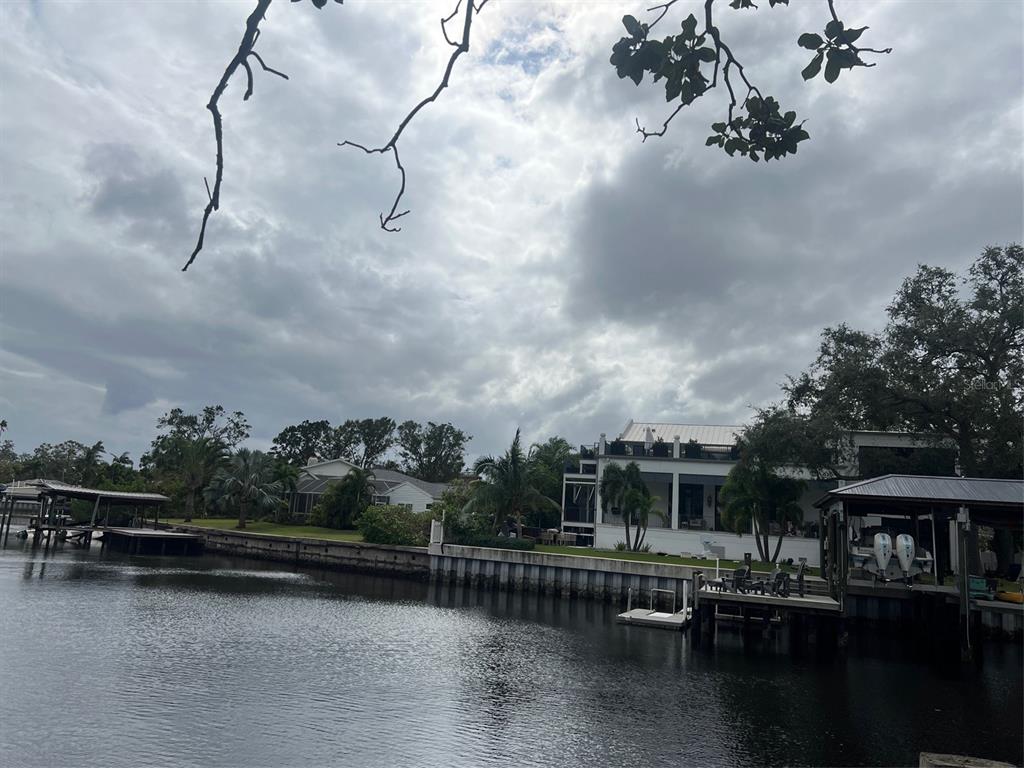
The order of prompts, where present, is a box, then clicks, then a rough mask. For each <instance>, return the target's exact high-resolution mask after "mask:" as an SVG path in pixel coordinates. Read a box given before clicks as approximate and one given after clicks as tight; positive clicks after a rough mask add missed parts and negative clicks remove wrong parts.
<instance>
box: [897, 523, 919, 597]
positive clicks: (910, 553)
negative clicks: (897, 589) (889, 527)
mask: <svg viewBox="0 0 1024 768" xmlns="http://www.w3.org/2000/svg"><path fill="white" fill-rule="evenodd" d="M914 554H915V552H914V537H913V536H911V535H910V534H909V533H901V534H900V535H899V536H897V537H896V557H897V558H899V561H900V568H902V569H903V578H904V579H905V580H906V582H907V584H908V585H909V584H910V566H911V565H912V564H913V562H914Z"/></svg>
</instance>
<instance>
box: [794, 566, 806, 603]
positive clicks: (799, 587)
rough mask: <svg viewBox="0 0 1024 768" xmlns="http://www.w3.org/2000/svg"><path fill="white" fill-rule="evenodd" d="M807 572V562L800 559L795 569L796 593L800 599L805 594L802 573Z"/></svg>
mask: <svg viewBox="0 0 1024 768" xmlns="http://www.w3.org/2000/svg"><path fill="white" fill-rule="evenodd" d="M806 570H807V560H806V559H804V558H802V557H801V558H800V565H798V566H797V569H796V593H797V595H799V596H800V597H803V596H804V594H805V592H806V585H805V584H804V571H806Z"/></svg>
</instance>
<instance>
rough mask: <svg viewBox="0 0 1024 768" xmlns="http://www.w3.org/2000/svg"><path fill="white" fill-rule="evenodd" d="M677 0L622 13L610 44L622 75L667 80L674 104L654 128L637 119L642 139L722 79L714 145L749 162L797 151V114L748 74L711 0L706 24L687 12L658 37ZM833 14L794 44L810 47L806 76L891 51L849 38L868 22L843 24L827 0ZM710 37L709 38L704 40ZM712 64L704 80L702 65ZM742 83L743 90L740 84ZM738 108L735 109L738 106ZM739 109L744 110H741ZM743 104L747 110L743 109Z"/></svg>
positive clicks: (743, 0) (829, 73) (746, 2)
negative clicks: (721, 113)
mask: <svg viewBox="0 0 1024 768" xmlns="http://www.w3.org/2000/svg"><path fill="white" fill-rule="evenodd" d="M676 2H677V0H666V1H665V2H663V3H660V4H658V5H653V6H651V7H650V8H648V9H647V12H648V13H650V14H655V15H654V18H653V19H652V20H651V21H650V22H649V23H641V22H639V21H638V20H637V19H635V18H634V17H633V16H624V17H623V19H622V24H623V26H624V27H625V28H626V32H627V33H628V36H627V37H623V38H622V39H621V40H619V41H618V42H617V43H616V44H615V45H614V46H613V48H612V56H611V64H612V65H613V66H614V67H615V68H616V70H617V72H618V75H619V77H628V78H630V79H631V80H633V82H634V83H636V84H637V85H639V84H640V83H641V81H642V80H643V78H644V75H645V74H650V75H651V76H652V79H653V80H654V82H658V81H659V80H664V81H665V100H666V101H668V102H673V101H676V100H678V103H677V105H676V107H675V109H674V110H673V111H672V112H671V113H670V114H669V116H668V117H667V118H666V119H665V120H664V122H662V124H661V127H660V128H659V129H657V130H648V129H647V128H645V127H644V126H643V125H642V124H641V123H640V120H639V118H638V119H637V120H636V130H637V133H639V134H640V135H641V137H642V139H643V141H647V139H649V138H651V137H652V136H664V135H665V133H666V131H667V130H668V126H669V124H670V123H671V122H672V120H673V119H675V117H676V115H678V114H679V112H680V111H681V110H682V108H683V107H685V106H687V105H689V104H692V103H693V102H694V101H696V100H697V99H698V98H700V97H701V96H703V95H704V94H705V93H707V92H708V91H710V90H713V89H714V88H716V87H717V86H718V85H719V82H720V80H719V77H720V76H721V82H722V83H724V84H725V88H726V90H727V91H728V93H729V103H728V107H727V115H726V120H725V121H723V122H719V123H714V124H713V125H712V130H713V131H714V134H713V135H711V136H709V137H708V139H707V142H706V144H707V146H718V147H721V148H722V149H724V150H725V151H726V152H727V153H728V154H729V155H734V154H736V153H737V152H738V153H739V154H740V155H742V156H744V157H749V158H750V159H751V160H753V161H754V162H757V161H758V160H760V159H761V158H764V159H765V160H772V159H779V158H782V157H784V156H786V155H788V154H793V153H795V152H796V151H797V145H798V144H799V142H801V141H804V140H806V139H808V138H809V135H808V133H807V131H805V130H804V128H803V123H802V122H801V123H797V122H796V113H795V112H792V111H790V112H785V113H783V112H782V111H781V110H780V107H779V103H778V102H777V101H776V100H775V99H773V98H772V97H771V96H764V95H763V94H762V93H761V91H760V90H759V89H758V87H757V86H756V85H754V83H753V82H751V80H750V78H748V77H747V74H746V71H745V70H744V67H743V63H742V62H741V61H740V60H739V58H738V57H737V56H736V55H735V54H734V53H733V50H732V48H730V46H729V45H728V44H726V43H725V41H724V40H723V39H722V35H721V32H720V30H719V28H718V26H717V25H716V24H715V20H714V5H715V0H704V14H703V15H704V28H703V30H702V31H701V32H700V33H699V34H698V33H697V24H698V22H697V19H696V17H695V16H694V15H693V14H690V15H689V16H688V17H687V18H686V19H684V20H683V21H682V25H681V27H682V31H681V32H680V33H677V34H676V35H670V36H668V37H665V38H663V39H660V40H658V39H655V38H654V37H653V36H652V35H651V30H652V29H653V28H654V27H655V26H656V25H657V24H658V23H659V22H660V21H661V20H662V19H664V18H665V16H666V15H667V14H668V12H669V10H670V9H672V7H673V6H674V5H675V4H676ZM768 2H769V5H770V6H772V7H774V6H776V5H788V3H789V0H768ZM826 3H827V5H828V9H829V14H830V16H831V21H829V22H828V23H827V24H826V25H825V30H824V31H825V36H824V37H822V36H821V35H818V34H814V33H805V34H803V35H800V38H799V39H798V40H797V44H798V45H800V46H801V47H802V48H807V49H809V50H813V51H814V52H815V56H814V58H813V59H812V60H811V63H810V64H809V65H808V66H807V67H806V68H805V69H804V70H803V72H802V75H803V77H804V79H805V80H809V79H811V78H813V77H814V76H816V75H817V74H818V72H820V71H821V69H822V64H823V63H824V62H826V61H827V64H825V67H824V69H825V80H826V81H828V82H829V83H832V82H835V80H836V79H837V78H838V77H839V74H840V72H841V71H842V70H843V69H852V68H854V67H861V66H863V67H867V66H874V63H867V62H865V61H864V60H863V59H862V58H861V54H862V53H889V52H890V51H891V49H889V48H886V49H875V48H861V47H858V46H856V45H855V44H854V43H855V42H856V41H857V40H858V39H859V38H860V36H861V35H862V34H863V32H864V31H865V30H866V29H867V27H863V28H860V29H846V28H845V26H844V25H843V22H842V21H840V19H839V17H838V15H837V14H836V9H835V0H826ZM729 5H730V6H731V7H732V8H735V9H751V8H754V9H756V8H757V5H756V4H754V3H753V2H752V0H731V2H730V3H729ZM707 43H711V45H708V44H707ZM705 64H712V65H713V71H712V76H711V79H710V80H709V79H708V78H707V77H706V75H705V73H704V72H703V71H702V67H703V65H705ZM742 86H746V90H745V92H744V90H743V89H742ZM737 108H740V109H737ZM740 110H742V112H741V111H740ZM743 112H745V113H746V114H743Z"/></svg>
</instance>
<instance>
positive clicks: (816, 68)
mask: <svg viewBox="0 0 1024 768" xmlns="http://www.w3.org/2000/svg"><path fill="white" fill-rule="evenodd" d="M822 58H823V54H822V53H821V52H818V54H817V55H816V56H815V57H814V58H813V59H811V63H810V64H808V65H807V66H806V67H804V69H803V71H802V72H801V73H800V74H801V75H803V76H804V80H810V79H811V78H812V77H814V76H816V75H817V74H818V73H819V72H820V71H821V60H822Z"/></svg>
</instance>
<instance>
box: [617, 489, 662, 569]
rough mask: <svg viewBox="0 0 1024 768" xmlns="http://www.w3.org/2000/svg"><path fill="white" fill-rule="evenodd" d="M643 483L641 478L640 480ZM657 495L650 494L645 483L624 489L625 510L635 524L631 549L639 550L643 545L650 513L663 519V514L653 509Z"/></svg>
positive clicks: (656, 501)
mask: <svg viewBox="0 0 1024 768" xmlns="http://www.w3.org/2000/svg"><path fill="white" fill-rule="evenodd" d="M640 482H641V483H643V480H641V481H640ZM657 503H658V497H657V496H652V495H651V492H650V491H649V490H648V489H647V485H646V483H645V484H643V485H642V486H641V487H639V488H630V489H629V490H628V491H626V498H625V512H626V514H627V515H628V516H629V517H630V518H632V520H633V522H634V523H635V524H636V534H635V536H634V538H633V551H634V552H639V551H640V548H641V547H642V546H643V545H644V538H645V537H646V536H647V526H648V525H649V524H650V521H651V515H654V516H655V517H659V518H661V519H662V520H663V521H664V520H665V515H664V513H662V512H661V511H659V510H657V509H655V504H657ZM624 516H626V515H624Z"/></svg>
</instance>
